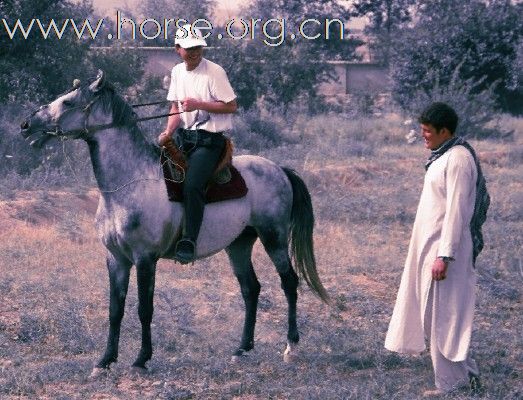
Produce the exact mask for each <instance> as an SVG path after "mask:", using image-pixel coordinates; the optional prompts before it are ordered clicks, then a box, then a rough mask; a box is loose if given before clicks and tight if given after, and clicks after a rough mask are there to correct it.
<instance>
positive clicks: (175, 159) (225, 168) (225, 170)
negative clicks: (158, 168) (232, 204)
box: [160, 138, 248, 203]
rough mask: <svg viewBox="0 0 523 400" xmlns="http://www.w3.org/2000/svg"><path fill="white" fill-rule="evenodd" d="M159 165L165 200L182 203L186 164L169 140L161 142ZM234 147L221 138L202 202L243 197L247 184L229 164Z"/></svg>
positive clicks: (181, 154) (229, 140) (182, 155)
mask: <svg viewBox="0 0 523 400" xmlns="http://www.w3.org/2000/svg"><path fill="white" fill-rule="evenodd" d="M163 147H164V149H165V151H162V153H161V157H160V162H161V164H162V170H163V174H164V179H165V184H166V186H167V194H168V197H169V201H175V202H182V201H183V181H184V178H185V171H186V170H187V167H188V163H187V159H186V158H185V155H184V153H183V152H182V151H181V150H180V149H179V148H178V146H176V144H175V143H174V142H173V141H172V140H169V141H168V142H166V143H163ZM233 150H234V146H233V144H232V141H231V139H229V138H225V147H224V149H223V151H222V154H221V156H220V161H219V162H218V164H217V165H216V169H215V170H214V174H213V177H212V178H211V180H210V181H209V183H208V185H207V190H206V193H205V202H206V203H214V202H218V201H224V200H232V199H237V198H240V197H243V196H245V195H246V194H247V191H248V189H247V185H246V184H245V181H244V179H243V177H242V176H241V174H240V172H239V171H238V170H237V169H236V168H235V167H234V166H233V165H232V153H233Z"/></svg>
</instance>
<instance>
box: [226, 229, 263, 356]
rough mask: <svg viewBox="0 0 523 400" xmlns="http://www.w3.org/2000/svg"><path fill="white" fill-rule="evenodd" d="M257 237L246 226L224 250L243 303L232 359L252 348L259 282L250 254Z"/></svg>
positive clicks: (253, 231)
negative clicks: (243, 310) (239, 337)
mask: <svg viewBox="0 0 523 400" xmlns="http://www.w3.org/2000/svg"><path fill="white" fill-rule="evenodd" d="M256 239H257V234H256V231H255V230H254V229H253V228H251V227H247V228H246V229H245V230H244V231H243V232H242V233H241V234H240V236H238V237H237V238H236V239H235V240H234V242H232V243H231V244H230V245H229V246H228V247H227V248H226V249H225V251H226V252H227V255H228V256H229V260H230V262H231V266H232V268H233V272H234V275H235V276H236V279H238V282H239V283H240V288H241V293H242V297H243V301H244V303H245V320H244V325H243V333H242V338H241V342H240V347H239V348H238V349H237V350H236V351H235V352H234V354H233V360H235V359H237V358H238V357H241V356H243V355H246V354H247V352H248V351H250V350H252V349H253V348H254V328H255V325H256V312H257V308H258V296H259V294H260V288H261V286H260V283H259V282H258V278H257V277H256V273H255V272H254V268H253V266H252V261H251V254H252V247H253V245H254V242H255V241H256Z"/></svg>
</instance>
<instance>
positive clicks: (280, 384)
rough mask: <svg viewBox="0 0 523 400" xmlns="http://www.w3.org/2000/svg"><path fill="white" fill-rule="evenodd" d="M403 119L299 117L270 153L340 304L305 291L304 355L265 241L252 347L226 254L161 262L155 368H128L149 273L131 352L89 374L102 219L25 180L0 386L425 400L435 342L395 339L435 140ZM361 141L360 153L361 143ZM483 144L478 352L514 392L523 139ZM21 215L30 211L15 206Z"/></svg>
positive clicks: (257, 258) (24, 393) (127, 325)
mask: <svg viewBox="0 0 523 400" xmlns="http://www.w3.org/2000/svg"><path fill="white" fill-rule="evenodd" d="M300 118H302V119H301V120H300ZM308 122H310V124H308ZM510 123H511V124H516V126H518V125H517V124H518V123H519V122H518V121H511V122H510ZM507 124H508V122H507ZM275 126H276V124H275ZM298 128H299V129H298ZM405 130H406V128H405V126H404V125H403V118H402V117H401V116H399V115H394V114H387V115H384V116H383V117H382V118H380V119H371V118H363V119H361V120H358V119H354V120H348V119H346V118H345V117H343V116H339V115H338V116H336V115H334V116H332V115H323V116H316V117H313V118H307V117H297V118H295V120H293V121H291V122H289V132H288V135H289V136H288V140H287V138H285V140H283V141H281V142H277V141H276V142H275V143H274V144H273V147H271V146H269V147H268V148H267V149H264V150H263V154H264V155H265V156H267V157H268V158H270V159H273V160H275V161H276V162H278V163H279V164H286V165H290V166H292V167H294V168H296V169H297V170H298V172H299V173H300V175H301V176H302V177H303V178H304V180H305V181H306V183H307V185H308V187H309V189H310V191H311V194H312V199H313V203H314V209H315V215H316V226H315V236H314V244H315V250H316V258H317V264H318V270H319V274H320V277H321V278H322V281H323V283H324V285H325V287H326V288H327V290H328V292H329V293H330V294H331V297H332V298H333V299H334V305H333V306H332V307H331V306H326V305H324V304H322V303H320V302H319V301H318V300H317V299H316V298H315V297H314V296H312V294H311V293H310V291H309V289H308V288H307V287H306V286H304V285H303V284H302V286H301V287H300V291H299V301H298V325H299V328H300V334H301V340H300V345H299V346H298V353H297V359H296V361H295V362H294V363H291V364H284V363H283V362H282V359H283V350H284V348H285V345H286V334H287V303H286V299H285V296H284V294H283V291H282V289H281V287H280V285H281V284H280V279H279V277H278V275H277V273H276V270H275V267H274V266H273V265H272V263H271V262H270V260H269V258H268V256H267V255H266V253H265V252H264V250H263V248H262V246H261V245H260V244H259V243H257V244H256V245H255V248H254V256H253V264H254V267H255V270H256V272H257V275H258V279H259V280H260V282H261V284H262V292H261V295H260V301H259V310H258V323H257V326H256V336H255V349H254V350H253V353H252V355H250V356H249V357H248V358H247V359H245V360H243V361H241V362H238V363H232V362H230V358H231V355H232V353H233V351H234V350H235V349H236V347H237V346H238V344H239V342H240V335H241V329H242V324H243V315H244V310H243V300H242V297H241V293H240V289H239V285H238V283H237V281H236V279H235V278H234V276H233V274H232V272H231V269H230V266H229V264H228V260H227V257H226V255H225V254H223V253H219V254H217V255H215V256H213V257H211V258H208V259H206V260H202V261H198V262H196V263H195V264H194V265H187V266H181V265H179V264H173V263H172V262H170V261H167V260H161V261H160V262H159V263H158V266H157V277H156V289H155V313H154V318H153V326H152V336H153V345H154V354H153V359H152V360H151V361H150V362H149V367H150V371H149V372H148V373H143V374H135V373H133V372H132V371H131V370H130V364H131V363H132V362H133V361H134V359H135V357H136V355H137V353H138V351H139V348H140V331H141V327H140V321H139V318H138V316H137V310H136V308H137V294H136V284H135V278H136V277H135V272H134V270H133V273H132V276H131V283H130V288H129V293H128V297H127V302H126V309H125V317H124V320H123V323H122V328H121V341H120V355H119V362H118V363H117V364H115V365H114V366H113V367H112V368H111V370H110V371H108V372H107V373H106V374H103V375H102V376H100V377H99V378H97V379H94V380H90V379H87V376H88V375H89V373H90V370H91V368H92V365H93V364H94V362H95V361H96V360H97V359H98V358H99V357H100V356H101V354H102V353H103V351H104V348H105V342H106V338H107V337H106V335H107V332H108V277H107V271H106V267H105V263H104V259H105V256H104V253H105V251H104V249H103V246H102V245H101V244H100V242H99V239H98V237H97V234H96V233H95V231H94V228H93V224H92V217H93V213H94V209H95V205H91V204H90V203H89V201H86V199H85V198H84V197H83V195H80V194H74V193H70V192H69V193H65V192H63V193H62V192H60V193H58V192H55V191H42V192H33V193H31V192H28V193H26V192H22V191H20V190H15V191H14V192H12V193H14V195H10V196H7V197H5V198H2V200H1V201H0V223H1V224H2V227H3V229H2V230H0V258H2V260H3V261H2V262H3V263H2V265H1V269H2V276H0V370H1V373H0V397H2V398H7V399H11V398H13V399H14V398H20V397H26V398H53V399H54V398H63V399H81V398H118V399H119V398H122V399H123V398H125V399H127V398H140V399H191V398H194V399H211V398H212V399H214V398H224V399H225V398H227V399H229V398H231V399H232V398H238V399H269V398H271V399H358V400H359V399H375V398H383V399H385V398H387V399H388V398H391V399H392V398H396V399H404V398H405V399H416V398H419V397H420V394H421V392H422V390H423V389H425V388H428V387H431V386H432V385H433V376H432V367H431V364H430V358H429V355H428V354H427V352H425V353H423V354H422V355H420V356H416V357H410V356H403V355H397V354H395V353H390V352H388V351H386V350H385V349H384V348H383V342H384V338H385V333H386V330H387V326H388V322H389V318H390V315H391V313H392V307H393V305H394V301H395V297H396V293H397V290H398V285H399V281H400V277H401V273H402V270H403V262H404V259H405V256H406V253H407V246H408V242H409V238H410V233H411V229H412V222H413V218H414V215H415V211H416V206H417V202H418V199H419V195H420V191H421V188H422V184H423V175H424V170H423V161H424V158H425V157H426V155H427V154H426V151H425V150H424V149H423V148H422V146H421V144H420V143H417V144H414V145H407V144H406V142H405V138H404V136H405V134H406V133H407V132H406V131H405ZM275 132H276V131H275ZM300 134H301V135H303V136H302V137H301V139H300V138H299V135H300ZM295 137H297V138H298V139H297V140H294V139H293V138H295ZM251 139H252V140H253V141H255V140H256V136H253V137H252V138H251ZM251 139H249V140H251ZM263 140H266V139H263ZM267 140H268V139H267ZM322 141H324V142H322ZM262 142H263V141H261V142H260V143H262ZM358 143H359V144H361V147H360V148H358V147H357V146H356V147H351V146H353V145H354V144H358ZM473 144H474V146H475V147H476V148H477V149H478V151H479V153H481V154H482V156H483V157H484V164H483V165H484V170H485V174H486V175H487V180H488V182H489V189H490V191H491V195H492V199H493V203H492V206H491V209H490V211H489V217H488V219H487V222H486V224H485V226H484V234H485V238H486V246H485V249H484V251H483V253H482V254H481V255H480V256H479V259H478V264H477V274H478V306H477V312H476V319H475V325H474V326H475V329H474V333H473V339H472V348H471V352H472V354H473V355H474V357H475V358H476V359H477V361H478V363H479V366H480V369H481V373H482V381H483V383H484V385H485V387H486V394H485V396H484V398H487V399H498V398H503V399H505V398H507V399H512V398H514V399H515V398H519V397H521V394H522V393H521V389H520V386H521V385H520V381H521V376H522V374H523V367H522V366H523V352H522V348H523V346H522V343H521V335H519V332H520V327H521V326H523V312H522V311H523V310H522V307H521V296H522V292H521V283H522V280H523V269H522V260H523V253H522V249H523V238H522V236H521V234H520V232H521V227H522V223H523V222H522V221H523V213H522V211H521V203H522V202H521V201H520V197H521V196H522V193H523V185H521V179H520V178H521V176H522V174H523V170H522V169H521V168H522V167H521V164H518V163H516V162H515V161H514V160H517V159H518V158H517V157H519V156H518V155H517V151H516V150H514V149H517V146H521V145H522V144H523V142H522V138H521V137H520V136H518V135H517V134H515V135H514V138H513V141H512V142H507V141H501V140H498V141H488V142H486V141H473ZM260 147H263V146H260ZM362 149H363V150H362ZM489 157H490V158H489ZM489 160H490V161H489ZM80 204H83V205H84V207H85V210H86V211H82V210H83V209H81V208H80ZM35 205H39V206H36V207H35ZM39 207H40V208H39ZM16 213H19V214H18V215H23V216H25V217H24V218H15V217H16V215H17V214H16ZM30 218H33V219H34V220H35V223H29V222H28V220H29V219H30ZM78 237H79V238H81V239H80V240H77V239H75V238H78ZM22 338H24V339H23V340H22ZM448 398H451V399H461V398H468V397H467V396H466V395H465V394H464V395H456V396H448Z"/></svg>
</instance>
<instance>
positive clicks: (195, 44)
mask: <svg viewBox="0 0 523 400" xmlns="http://www.w3.org/2000/svg"><path fill="white" fill-rule="evenodd" d="M174 43H175V47H176V52H177V53H178V54H179V55H180V57H181V58H182V60H183V62H182V63H180V64H178V65H176V66H175V67H174V68H173V69H172V73H171V83H170V87H169V93H168V94H167V100H169V101H172V106H171V110H170V113H180V114H177V115H171V116H169V118H168V120H167V127H166V128H165V130H164V131H163V132H162V133H161V134H160V136H159V137H158V142H159V143H160V145H163V144H165V143H166V142H167V141H169V140H171V138H172V136H173V133H175V132H176V135H177V138H176V143H177V144H178V146H179V147H180V149H181V150H182V151H183V152H184V153H185V156H186V158H187V161H188V165H189V167H188V169H187V171H186V173H185V181H184V188H183V206H184V210H185V218H184V225H183V235H182V238H181V239H180V240H179V241H178V243H177V244H176V254H175V258H176V259H177V260H178V261H180V262H182V263H188V262H191V261H193V260H194V257H195V250H196V240H197V239H198V234H199V232H200V226H201V224H202V220H203V211H204V207H205V187H206V185H207V182H208V181H209V179H210V178H211V176H212V174H213V172H214V169H215V168H216V166H217V164H218V162H219V158H220V156H221V154H222V151H223V149H224V147H225V137H224V132H226V131H228V130H230V129H231V128H232V115H231V114H232V113H234V112H235V111H236V109H237V104H236V95H235V94H234V90H233V89H232V87H231V84H230V83H229V79H228V78H227V74H226V73H225V71H224V69H223V68H222V67H220V66H219V65H218V64H215V63H213V62H211V61H209V60H207V59H205V58H203V47H205V46H207V43H206V42H205V39H203V36H202V34H201V31H200V30H199V29H197V28H193V27H192V26H191V25H184V26H183V27H182V28H180V29H178V30H177V31H176V36H175V40H174Z"/></svg>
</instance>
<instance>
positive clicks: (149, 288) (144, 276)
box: [133, 258, 156, 369]
mask: <svg viewBox="0 0 523 400" xmlns="http://www.w3.org/2000/svg"><path fill="white" fill-rule="evenodd" d="M155 274H156V260H154V259H152V258H146V259H143V260H141V261H139V262H137V263H136V279H137V286H138V316H139V317H140V323H141V325H142V346H141V348H140V352H139V353H138V357H137V358H136V361H135V362H134V363H133V367H138V368H143V369H145V363H146V362H147V361H149V360H150V359H151V357H152V354H153V348H152V342H151V321H152V318H153V310H154V305H153V298H154V283H155Z"/></svg>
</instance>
